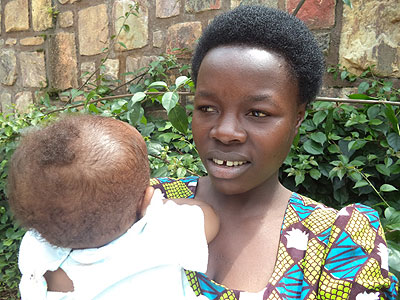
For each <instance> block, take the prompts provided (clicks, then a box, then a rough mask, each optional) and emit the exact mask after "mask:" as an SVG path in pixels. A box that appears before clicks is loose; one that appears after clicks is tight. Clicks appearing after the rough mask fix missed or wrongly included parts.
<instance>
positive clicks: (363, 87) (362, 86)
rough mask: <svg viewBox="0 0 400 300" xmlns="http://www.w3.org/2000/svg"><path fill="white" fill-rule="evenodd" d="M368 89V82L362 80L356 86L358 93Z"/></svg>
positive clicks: (363, 92)
mask: <svg viewBox="0 0 400 300" xmlns="http://www.w3.org/2000/svg"><path fill="white" fill-rule="evenodd" d="M368 89H369V83H368V82H366V81H363V82H361V83H360V85H359V86H358V92H359V93H360V94H365V92H366V91H367V90H368Z"/></svg>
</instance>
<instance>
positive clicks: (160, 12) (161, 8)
mask: <svg viewBox="0 0 400 300" xmlns="http://www.w3.org/2000/svg"><path fill="white" fill-rule="evenodd" d="M180 9H181V2H180V0H157V1H156V16H157V18H170V17H173V16H177V15H179V11H180Z"/></svg>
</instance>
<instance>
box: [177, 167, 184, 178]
mask: <svg viewBox="0 0 400 300" xmlns="http://www.w3.org/2000/svg"><path fill="white" fill-rule="evenodd" d="M176 175H177V177H178V178H182V177H184V176H185V175H186V170H185V168H182V167H179V168H178V170H176Z"/></svg>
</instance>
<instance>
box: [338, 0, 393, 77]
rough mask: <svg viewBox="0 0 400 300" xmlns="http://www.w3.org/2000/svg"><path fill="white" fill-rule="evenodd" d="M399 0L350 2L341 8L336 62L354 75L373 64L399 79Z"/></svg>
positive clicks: (380, 71)
mask: <svg viewBox="0 0 400 300" xmlns="http://www.w3.org/2000/svg"><path fill="white" fill-rule="evenodd" d="M399 22H400V9H399V1H368V0H358V1H353V9H351V8H349V7H347V5H345V6H344V8H343V27H342V33H341V37H340V45H339V63H340V64H341V65H343V66H344V67H346V68H348V70H349V71H350V72H352V73H355V74H361V73H362V72H363V71H364V70H365V69H367V67H368V66H372V65H375V66H376V67H375V71H376V72H377V73H378V74H379V75H381V76H388V77H398V78H400V47H399V45H400V26H399V24H400V23H399Z"/></svg>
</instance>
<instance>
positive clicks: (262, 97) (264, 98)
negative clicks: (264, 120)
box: [246, 93, 278, 107]
mask: <svg viewBox="0 0 400 300" xmlns="http://www.w3.org/2000/svg"><path fill="white" fill-rule="evenodd" d="M246 101H247V102H264V103H267V104H269V105H272V106H276V107H277V106H278V104H277V103H276V101H275V100H274V98H273V97H272V96H271V94H269V93H265V94H257V95H249V96H248V97H247V98H246Z"/></svg>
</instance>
